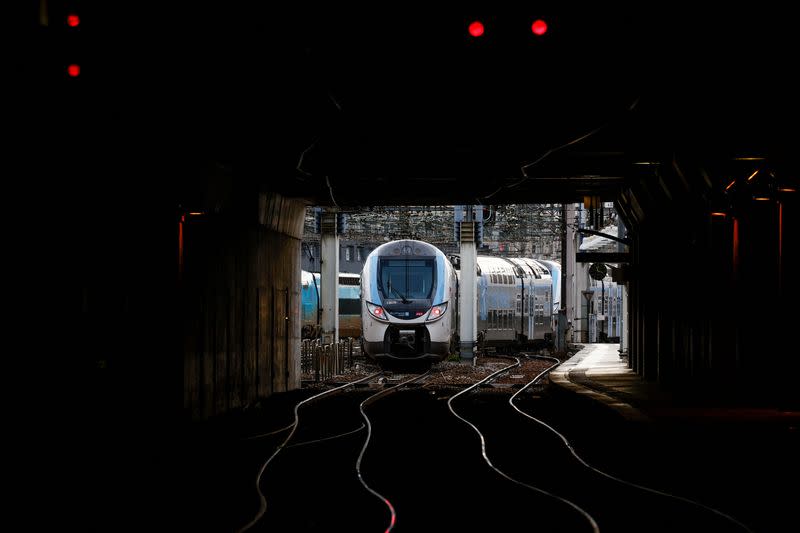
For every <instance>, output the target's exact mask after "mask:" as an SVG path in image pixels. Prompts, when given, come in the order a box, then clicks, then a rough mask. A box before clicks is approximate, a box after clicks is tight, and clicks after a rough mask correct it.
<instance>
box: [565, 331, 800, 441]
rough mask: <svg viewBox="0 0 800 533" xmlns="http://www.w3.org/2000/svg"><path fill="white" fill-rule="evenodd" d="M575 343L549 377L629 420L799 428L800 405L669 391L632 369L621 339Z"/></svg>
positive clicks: (705, 392)
mask: <svg viewBox="0 0 800 533" xmlns="http://www.w3.org/2000/svg"><path fill="white" fill-rule="evenodd" d="M575 346H576V347H578V348H579V351H578V352H577V353H575V355H573V356H572V357H571V358H570V359H568V360H567V361H565V362H564V363H562V364H561V365H560V366H559V367H557V368H556V369H554V370H553V371H552V372H550V382H551V383H553V384H555V385H557V386H558V387H561V388H562V389H565V390H568V391H571V392H573V393H576V394H579V395H581V396H584V397H586V398H589V399H591V400H594V401H597V402H600V403H602V404H605V405H606V406H607V407H609V408H611V409H613V410H614V411H616V412H617V413H618V414H619V415H620V416H622V417H623V418H624V419H625V420H628V421H631V422H643V423H647V422H659V421H684V422H699V423H703V422H710V421H715V422H726V421H727V422H733V423H746V422H774V423H779V424H787V425H789V426H790V427H800V408H798V406H793V405H787V404H782V403H781V402H780V401H770V400H766V399H765V398H764V397H763V396H760V397H759V396H757V395H755V394H750V395H748V394H747V392H748V391H743V392H742V393H741V394H739V395H733V396H732V395H730V394H719V393H718V392H717V391H716V390H711V389H710V388H709V389H707V390H702V389H701V390H692V391H687V390H672V391H669V390H666V389H665V388H664V387H662V386H660V385H659V384H658V383H656V382H652V381H646V380H644V379H643V378H642V377H641V376H639V375H638V374H636V373H635V372H634V371H633V370H632V369H631V368H629V367H628V359H627V356H625V355H622V354H620V351H619V344H603V343H588V344H579V345H575ZM767 377H768V375H767ZM759 379H763V377H762V378H759ZM767 386H769V384H768V383H767Z"/></svg>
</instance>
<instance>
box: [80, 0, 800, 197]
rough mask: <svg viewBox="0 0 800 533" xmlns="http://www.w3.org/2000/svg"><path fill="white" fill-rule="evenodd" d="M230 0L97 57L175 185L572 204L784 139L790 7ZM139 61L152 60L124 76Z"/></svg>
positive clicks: (768, 148)
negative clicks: (639, 177)
mask: <svg viewBox="0 0 800 533" xmlns="http://www.w3.org/2000/svg"><path fill="white" fill-rule="evenodd" d="M229 4H230V3H221V2H218V3H210V4H208V5H207V7H204V8H202V9H200V8H198V9H195V10H193V11H191V12H175V13H165V14H164V17H163V19H164V21H166V22H161V23H160V24H156V27H155V28H154V29H152V31H151V32H150V33H149V34H148V35H146V36H143V35H141V33H140V32H139V28H136V27H135V26H136V24H135V23H133V22H131V23H128V24H126V25H125V27H124V29H123V30H121V31H118V32H114V31H111V30H109V31H108V32H107V34H105V35H102V38H103V39H105V41H102V40H100V41H99V42H103V43H104V44H105V43H106V41H108V42H110V43H112V46H108V47H105V48H107V50H105V51H101V50H100V49H98V50H97V51H96V54H97V55H98V56H102V54H107V57H106V56H103V57H106V59H108V58H110V57H112V55H113V57H115V58H116V62H117V63H118V64H119V65H120V66H119V67H118V68H117V69H116V70H114V69H110V70H109V72H108V73H106V79H105V80H101V81H103V83H104V87H105V88H107V87H113V88H114V89H115V90H117V92H116V93H115V94H114V96H108V94H107V93H105V92H103V93H102V94H103V96H102V97H101V98H100V100H101V103H100V104H98V103H96V102H94V101H93V102H92V103H90V105H94V106H96V108H95V111H96V113H95V114H96V115H97V116H98V117H99V116H103V117H104V118H102V119H98V121H104V122H103V123H104V124H108V123H110V122H109V121H110V119H108V118H105V115H106V113H105V108H104V107H103V105H105V104H109V103H112V104H118V101H117V99H118V98H119V97H122V98H123V99H125V100H126V101H129V102H130V106H131V108H132V110H131V111H129V112H128V113H129V116H126V117H123V119H124V120H123V121H121V122H117V123H114V126H113V127H114V128H116V131H118V132H120V133H121V132H122V131H123V129H124V128H127V127H128V126H131V127H134V128H138V127H141V128H144V129H146V130H147V132H148V136H149V139H148V141H149V142H148V143H145V145H147V146H151V147H152V146H154V147H155V148H148V147H147V146H145V147H144V151H145V153H148V150H149V153H150V154H151V157H152V158H153V159H154V164H161V161H163V160H165V159H169V161H168V166H169V169H170V173H171V175H172V176H173V178H172V179H174V180H175V182H176V183H177V185H176V187H178V188H182V187H186V188H191V187H195V186H199V185H197V184H198V183H201V182H203V180H202V179H198V178H197V173H198V172H202V170H198V169H208V168H223V169H225V171H226V172H230V173H231V174H232V175H233V176H234V179H236V180H240V181H242V180H244V181H246V182H248V183H251V184H255V185H257V186H258V187H260V188H262V189H269V190H274V191H277V192H281V193H283V194H286V195H289V196H297V197H303V198H306V199H307V200H308V201H310V202H312V203H318V204H332V203H334V202H336V203H338V204H339V205H342V206H345V205H376V204H403V203H410V204H414V203H417V204H419V203H438V204H441V203H453V202H469V203H473V202H480V203H511V202H526V203H532V202H549V201H573V200H577V199H578V198H580V197H581V196H583V195H585V194H590V193H593V194H600V195H602V196H605V197H613V196H614V195H615V194H616V191H618V190H619V189H620V187H622V185H623V184H624V183H625V180H628V179H630V177H631V175H632V168H635V164H636V163H641V162H645V161H669V160H670V158H671V157H673V155H674V154H675V153H682V154H689V155H691V156H692V157H701V158H705V159H710V160H714V161H716V162H717V164H721V163H719V162H722V161H728V160H730V159H731V158H732V157H736V156H744V155H752V154H758V155H762V156H768V157H773V158H776V159H777V160H782V161H786V160H788V159H789V155H788V154H790V153H791V150H790V148H791V147H789V146H788V144H789V143H788V142H786V141H784V139H786V138H787V137H786V135H785V134H784V133H783V132H785V131H788V132H793V131H794V128H795V127H796V118H797V113H796V111H797V106H796V101H795V100H796V94H797V83H796V82H795V81H793V80H792V79H791V78H792V77H793V76H794V72H793V70H794V68H795V66H796V61H795V60H794V59H793V55H792V54H793V52H792V51H793V50H796V49H797V46H796V44H797V43H796V37H795V35H796V33H795V32H792V31H789V26H788V24H789V20H787V17H782V16H781V14H779V13H759V14H756V13H754V12H753V10H752V9H749V10H748V11H744V10H742V11H732V10H731V11H727V12H725V13H720V12H715V13H708V14H703V13H699V12H697V10H696V9H695V10H693V11H692V12H691V13H687V12H676V11H674V10H672V11H666V10H662V11H661V12H644V11H631V10H622V9H619V8H618V9H609V8H607V7H606V6H602V7H595V8H593V9H591V10H584V11H573V12H563V11H559V10H558V9H555V8H552V9H550V8H548V9H543V10H541V11H540V12H536V10H531V11H530V12H529V13H516V14H509V15H485V14H484V13H483V12H481V10H480V9H477V10H474V11H472V12H470V13H450V14H433V13H429V12H426V11H424V10H422V11H420V10H416V11H415V10H413V9H411V8H407V7H403V6H398V7H397V8H396V9H382V10H378V9H374V10H372V11H368V10H365V11H361V12H357V13H346V12H342V11H330V12H321V11H317V10H311V9H309V10H307V11H305V12H302V13H298V12H295V13H275V12H272V11H270V9H271V8H270V7H268V6H266V5H263V6H260V7H254V6H248V7H247V8H244V7H243V8H235V7H231V6H230V5H229ZM109 16H110V15H109ZM114 16H119V14H118V13H115V14H114ZM536 17H541V18H543V19H545V20H546V21H547V22H548V24H549V30H548V33H547V34H545V36H544V37H542V38H537V37H536V36H534V35H532V34H531V33H530V30H529V25H530V21H531V20H533V19H534V18H536ZM473 19H480V20H482V21H483V22H484V24H485V27H486V33H485V34H484V35H483V36H482V37H481V38H478V39H475V38H472V37H470V36H469V35H468V33H467V31H466V27H467V24H468V22H469V21H471V20H473ZM129 26H130V27H129ZM127 30H130V31H127ZM142 58H144V59H145V60H147V61H149V62H150V68H151V70H152V72H153V74H152V75H151V76H149V77H147V78H146V79H134V80H131V79H129V75H128V73H127V71H126V70H125V68H126V67H124V66H122V65H125V64H126V60H134V59H136V60H137V61H142ZM87 83H88V82H87ZM93 96H97V93H95V94H94V95H93ZM112 98H114V101H113V102H112ZM94 100H97V98H95V99H94ZM139 115H141V116H139ZM125 120H128V122H125ZM120 124H122V125H120ZM107 133H108V132H105V133H104V134H103V136H105V135H106V134H107ZM126 135H129V134H126ZM98 137H100V135H99V134H98ZM720 179H722V178H720Z"/></svg>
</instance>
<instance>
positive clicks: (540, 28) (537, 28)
mask: <svg viewBox="0 0 800 533" xmlns="http://www.w3.org/2000/svg"><path fill="white" fill-rule="evenodd" d="M531 31H532V32H533V34H534V35H544V34H545V33H547V23H546V22H545V21H543V20H542V19H538V20H535V21H533V24H531Z"/></svg>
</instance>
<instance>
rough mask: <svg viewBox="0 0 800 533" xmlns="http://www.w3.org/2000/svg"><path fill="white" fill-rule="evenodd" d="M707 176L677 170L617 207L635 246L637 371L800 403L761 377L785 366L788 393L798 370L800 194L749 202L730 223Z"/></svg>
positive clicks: (690, 165) (684, 165) (638, 185)
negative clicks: (717, 207)
mask: <svg viewBox="0 0 800 533" xmlns="http://www.w3.org/2000/svg"><path fill="white" fill-rule="evenodd" d="M705 171H706V167H705V166H704V165H703V164H701V163H699V162H697V161H691V160H690V161H685V162H681V163H680V164H679V163H678V162H675V161H673V165H672V166H662V167H661V168H658V169H656V170H655V171H653V172H652V173H651V174H649V175H646V176H644V175H643V176H639V177H637V178H636V179H634V180H633V182H632V183H631V186H630V188H629V189H628V190H627V191H626V192H625V193H624V194H623V198H622V200H621V201H619V202H618V205H620V206H621V209H620V210H621V211H622V212H623V214H624V216H625V218H626V219H627V220H626V222H627V223H629V224H630V226H629V227H630V228H631V232H630V237H631V241H632V243H631V247H630V251H631V258H632V259H631V268H630V276H629V279H628V280H627V286H628V290H629V294H630V302H629V303H630V320H631V325H630V350H629V366H630V367H631V368H632V369H633V370H635V371H636V372H637V373H638V374H640V375H641V376H642V377H643V378H644V379H647V380H652V381H657V382H659V383H661V384H663V385H665V386H666V387H667V388H668V389H672V390H675V391H687V390H692V389H693V388H697V389H698V390H700V389H706V390H708V389H711V390H717V391H719V393H720V394H723V395H724V394H730V395H732V396H737V397H738V396H741V395H742V394H745V395H752V396H754V397H757V398H758V397H760V398H763V399H764V400H765V401H771V400H777V401H778V402H797V398H798V393H797V392H795V391H796V389H797V388H796V387H793V386H791V384H788V382H787V384H786V386H784V387H780V386H776V384H775V381H774V380H772V379H769V380H761V379H759V378H758V375H759V373H760V372H763V371H765V369H766V368H773V367H775V366H777V367H779V368H781V369H785V370H784V371H780V374H781V377H779V378H778V381H779V382H782V381H781V380H784V376H787V375H789V374H791V373H796V372H797V369H798V362H797V357H796V356H794V355H793V353H792V352H793V350H791V349H790V348H789V346H790V345H791V342H792V339H793V335H792V334H791V332H792V331H793V330H796V326H794V325H793V322H795V321H796V319H794V318H792V317H794V316H796V313H793V311H792V308H793V307H795V306H796V302H797V301H798V299H797V298H798V288H797V283H796V282H795V281H794V280H793V279H792V278H793V275H792V274H793V273H794V272H796V271H797V270H796V269H797V263H796V260H795V259H794V257H793V256H794V255H796V254H793V253H792V250H793V249H795V247H796V246H797V239H798V231H797V230H798V212H797V198H796V194H791V193H789V194H785V195H773V197H772V198H771V199H770V200H769V201H754V200H753V199H752V195H746V194H740V195H739V200H738V203H735V204H734V205H732V206H731V209H730V210H729V211H728V212H727V214H726V215H725V216H712V215H711V211H712V209H711V206H710V203H709V198H711V197H712V195H713V194H714V190H713V187H714V186H715V184H714V183H713V181H712V180H711V179H708V176H707V175H705ZM726 183H727V181H726ZM744 184H745V185H747V183H746V182H744ZM785 379H788V378H785Z"/></svg>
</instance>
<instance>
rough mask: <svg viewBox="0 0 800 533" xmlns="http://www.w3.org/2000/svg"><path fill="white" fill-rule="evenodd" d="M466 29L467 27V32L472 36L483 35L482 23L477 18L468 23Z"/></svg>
mask: <svg viewBox="0 0 800 533" xmlns="http://www.w3.org/2000/svg"><path fill="white" fill-rule="evenodd" d="M468 29H469V34H470V35H472V36H473V37H480V36H481V35H483V32H484V27H483V23H482V22H481V21H479V20H476V21H475V22H472V23H471V24H470V25H469V28H468Z"/></svg>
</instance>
